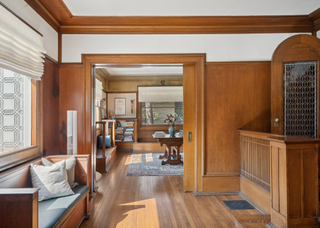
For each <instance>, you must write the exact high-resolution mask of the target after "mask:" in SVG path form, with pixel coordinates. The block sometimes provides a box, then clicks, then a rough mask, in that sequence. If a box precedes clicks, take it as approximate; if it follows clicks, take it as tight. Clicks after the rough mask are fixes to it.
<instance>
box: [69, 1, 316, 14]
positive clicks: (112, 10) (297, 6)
mask: <svg viewBox="0 0 320 228" xmlns="http://www.w3.org/2000/svg"><path fill="white" fill-rule="evenodd" d="M64 3H65V4H66V6H67V7H68V9H69V10H70V11H71V13H72V14H73V15H74V16H245V15H248V16H253V15H257V16H258V15H308V14H310V13H312V12H313V11H314V10H315V9H318V8H320V1H319V0H160V1H159V0H135V1H132V0H90V1H88V0H64Z"/></svg>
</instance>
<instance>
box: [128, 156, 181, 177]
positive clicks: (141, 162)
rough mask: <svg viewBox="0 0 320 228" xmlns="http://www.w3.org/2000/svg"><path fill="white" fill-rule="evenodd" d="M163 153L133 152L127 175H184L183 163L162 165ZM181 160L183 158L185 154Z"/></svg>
mask: <svg viewBox="0 0 320 228" xmlns="http://www.w3.org/2000/svg"><path fill="white" fill-rule="evenodd" d="M160 155H163V153H162V154H158V153H157V154H154V153H146V154H132V155H131V158H130V163H129V167H128V172H127V176H181V175H183V164H179V165H169V164H167V165H161V162H162V161H165V160H167V159H159V156H160ZM180 155H181V160H183V154H180Z"/></svg>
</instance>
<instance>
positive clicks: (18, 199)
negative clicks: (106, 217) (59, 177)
mask: <svg viewBox="0 0 320 228" xmlns="http://www.w3.org/2000/svg"><path fill="white" fill-rule="evenodd" d="M70 156H71V155H57V156H49V157H46V158H47V159H48V160H49V161H51V162H53V163H56V162H59V161H61V160H63V159H67V158H69V157H70ZM75 157H76V159H77V161H76V165H75V181H76V182H78V184H79V185H81V186H89V179H88V170H89V155H75ZM31 163H34V164H38V165H40V164H41V160H39V159H38V160H36V161H33V162H29V163H26V164H23V165H20V166H18V167H15V168H13V169H10V170H7V171H5V172H3V173H1V174H0V224H1V225H0V226H1V227H19V228H23V227H33V228H37V227H39V220H40V219H41V218H39V211H38V210H39V203H42V202H45V201H42V202H38V190H39V189H37V188H32V182H31V175H30V165H31ZM86 188H87V187H86ZM72 196H73V195H72ZM57 199H59V198H57ZM88 207H89V193H87V194H85V195H83V197H81V198H78V199H77V201H75V202H73V204H72V206H70V207H68V209H67V211H66V212H65V213H64V214H63V215H62V216H61V218H60V219H59V221H58V222H57V223H56V224H55V225H54V226H53V227H65V228H72V227H78V226H79V225H80V224H81V222H82V221H83V219H84V218H87V217H89V210H88V209H89V208H88ZM53 211H54V209H53Z"/></svg>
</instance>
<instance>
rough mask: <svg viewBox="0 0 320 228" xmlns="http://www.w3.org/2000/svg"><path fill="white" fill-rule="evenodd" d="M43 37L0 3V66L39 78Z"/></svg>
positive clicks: (41, 69)
mask: <svg viewBox="0 0 320 228" xmlns="http://www.w3.org/2000/svg"><path fill="white" fill-rule="evenodd" d="M42 53H46V50H45V49H44V47H43V37H42V36H41V35H40V34H38V33H37V32H36V31H34V30H33V29H32V28H30V27H29V26H28V25H26V24H25V23H24V22H22V21H21V20H20V19H19V18H17V17H16V16H15V15H13V14H12V13H11V12H10V11H8V10H7V9H6V8H4V7H3V6H2V5H0V67H3V68H5V69H8V70H12V71H14V72H16V73H19V74H22V75H25V76H28V77H31V78H34V79H36V80H41V77H42V75H43V62H44V60H43V58H44V55H43V54H42Z"/></svg>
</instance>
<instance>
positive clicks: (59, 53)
mask: <svg viewBox="0 0 320 228" xmlns="http://www.w3.org/2000/svg"><path fill="white" fill-rule="evenodd" d="M58 62H59V63H62V34H61V33H60V32H59V34H58Z"/></svg>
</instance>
